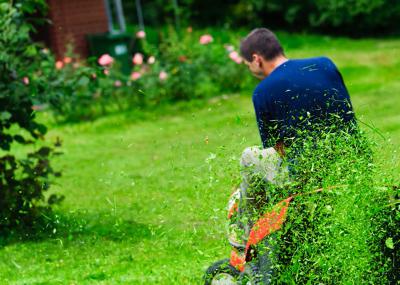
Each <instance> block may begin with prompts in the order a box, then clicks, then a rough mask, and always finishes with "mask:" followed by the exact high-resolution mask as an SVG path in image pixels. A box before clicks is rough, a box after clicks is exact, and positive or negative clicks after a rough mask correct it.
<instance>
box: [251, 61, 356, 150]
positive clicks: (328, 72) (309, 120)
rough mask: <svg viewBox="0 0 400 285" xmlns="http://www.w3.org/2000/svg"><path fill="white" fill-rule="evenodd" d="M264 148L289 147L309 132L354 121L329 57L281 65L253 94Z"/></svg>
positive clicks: (339, 77) (338, 74) (337, 72)
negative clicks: (277, 144) (283, 144)
mask: <svg viewBox="0 0 400 285" xmlns="http://www.w3.org/2000/svg"><path fill="white" fill-rule="evenodd" d="M253 103H254V108H255V111H256V117H257V123H258V126H259V130H260V135H261V139H262V142H263V145H264V147H271V146H274V145H275V144H276V142H277V141H278V140H281V141H284V142H285V144H287V145H289V144H290V143H291V142H292V141H293V140H294V139H296V138H298V137H300V136H301V134H302V133H303V134H304V133H305V132H307V131H312V130H314V131H318V130H317V128H320V127H324V126H326V127H330V125H332V124H334V122H336V123H337V122H339V123H340V124H344V125H346V124H347V123H349V122H354V121H355V119H354V113H353V109H352V105H351V101H350V97H349V94H348V92H347V89H346V87H345V85H344V82H343V79H342V76H341V75H340V73H339V71H338V70H337V68H336V66H335V65H334V64H333V62H332V61H331V60H330V59H328V58H326V57H318V58H309V59H292V60H288V61H286V62H285V63H283V64H281V65H279V66H278V67H277V68H276V69H275V70H274V71H273V72H272V73H271V74H270V75H269V76H268V77H266V78H265V79H264V80H263V81H261V83H260V84H259V85H258V86H257V88H256V89H255V91H254V94H253Z"/></svg>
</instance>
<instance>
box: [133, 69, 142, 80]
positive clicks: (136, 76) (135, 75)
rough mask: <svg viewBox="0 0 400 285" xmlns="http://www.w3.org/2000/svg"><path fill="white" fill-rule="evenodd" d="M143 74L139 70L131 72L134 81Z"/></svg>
mask: <svg viewBox="0 0 400 285" xmlns="http://www.w3.org/2000/svg"><path fill="white" fill-rule="evenodd" d="M141 76H142V75H141V74H140V73H139V72H137V71H134V72H132V74H131V79H132V80H133V81H136V80H138V79H139V78H140V77H141Z"/></svg>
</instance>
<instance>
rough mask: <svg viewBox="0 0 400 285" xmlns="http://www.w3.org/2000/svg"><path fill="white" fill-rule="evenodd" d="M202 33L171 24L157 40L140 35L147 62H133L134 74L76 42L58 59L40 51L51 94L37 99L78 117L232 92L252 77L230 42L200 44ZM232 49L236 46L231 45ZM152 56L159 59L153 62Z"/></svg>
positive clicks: (62, 115)
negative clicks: (80, 49)
mask: <svg viewBox="0 0 400 285" xmlns="http://www.w3.org/2000/svg"><path fill="white" fill-rule="evenodd" d="M201 36H202V35H201V33H200V31H195V32H192V31H187V32H185V33H183V34H181V35H179V34H178V33H176V32H175V31H174V30H173V29H169V30H167V31H164V32H161V33H160V37H159V45H158V46H156V45H155V44H154V43H152V42H149V41H147V39H146V38H143V39H141V38H138V39H137V41H136V44H137V46H138V50H139V51H140V52H138V53H137V54H136V55H137V56H139V57H140V58H141V60H140V61H142V62H140V63H137V64H135V65H134V67H133V69H132V73H131V75H125V74H123V73H121V72H120V69H119V64H120V63H119V62H113V63H112V64H109V65H104V66H99V65H97V59H93V58H92V59H89V60H88V61H87V62H83V61H81V60H79V58H77V57H76V56H75V55H74V54H73V53H72V48H70V49H69V52H67V54H66V55H65V57H64V59H63V61H59V62H56V61H55V59H54V56H53V55H52V54H51V53H49V52H45V53H44V52H41V56H42V61H41V63H40V76H38V77H37V81H38V82H41V84H42V86H43V89H45V90H46V98H42V99H43V101H42V102H40V101H38V104H39V105H43V104H45V103H48V105H49V107H50V109H51V111H52V112H53V113H54V114H55V117H56V119H58V120H59V121H62V120H65V121H79V120H86V119H93V118H96V117H99V116H102V115H105V114H108V113H112V112H116V111H126V110H132V109H136V110H139V109H143V108H154V106H156V105H159V104H160V103H167V102H177V101H187V100H193V99H204V98H209V97H213V96H216V95H218V94H221V93H222V94H231V93H234V92H238V91H239V90H241V89H242V88H243V86H246V85H248V84H249V82H251V78H250V77H245V74H247V70H246V68H245V67H244V65H239V64H238V63H236V62H234V61H233V60H232V59H230V58H229V55H230V51H228V50H227V45H226V44H227V43H223V42H221V40H219V39H213V40H212V41H211V42H209V43H207V44H200V43H199V38H200V37H201ZM224 44H225V46H224ZM229 49H230V50H233V49H234V47H233V46H230V45H229ZM236 53H237V52H236ZM237 56H238V55H237ZM150 58H153V59H155V62H154V63H152V62H149V59H150ZM237 60H238V61H239V60H240V61H241V59H239V58H238V59H237ZM244 78H247V79H246V80H244Z"/></svg>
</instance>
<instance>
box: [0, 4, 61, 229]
mask: <svg viewBox="0 0 400 285" xmlns="http://www.w3.org/2000/svg"><path fill="white" fill-rule="evenodd" d="M19 7H20V6H18V5H17V6H16V7H12V6H11V5H10V4H8V3H2V4H0V25H1V27H2V30H1V33H0V42H1V43H2V49H1V50H0V151H1V152H0V154H1V156H0V226H1V228H3V229H11V228H15V227H19V226H21V227H23V226H29V225H32V224H33V222H34V221H35V220H36V218H38V215H39V213H40V212H41V210H43V209H44V208H48V206H50V205H51V204H53V203H55V202H58V201H60V197H57V196H55V195H51V196H50V197H49V198H48V200H47V201H46V200H45V196H44V191H46V190H47V189H48V188H49V184H50V179H51V178H52V177H53V176H59V175H60V174H59V173H58V172H55V171H54V170H53V169H52V168H51V166H50V164H49V163H50V161H49V160H50V157H51V156H52V155H53V154H55V152H54V151H53V149H52V148H50V147H46V146H42V147H39V148H38V149H36V150H34V151H33V152H31V153H27V154H26V153H25V154H26V155H25V156H24V155H23V154H22V153H24V150H25V149H26V148H21V147H20V148H17V150H18V151H17V153H18V157H16V156H15V155H13V154H12V153H11V148H12V147H14V145H15V144H20V145H27V144H33V143H34V142H35V141H37V140H41V139H43V137H44V135H45V133H46V127H45V126H44V125H42V124H39V123H37V122H36V120H35V113H34V111H33V108H34V106H33V100H34V99H36V98H38V99H39V98H40V97H41V96H42V92H43V91H44V90H45V89H44V88H45V86H43V85H41V84H38V83H37V82H35V81H36V78H37V77H38V76H39V73H40V71H38V70H37V63H38V62H37V58H38V47H37V46H36V45H35V44H33V43H32V42H31V39H30V35H29V33H30V31H31V26H30V25H29V24H27V23H26V21H25V20H24V15H23V14H22V13H21V10H19ZM3 233H4V231H3Z"/></svg>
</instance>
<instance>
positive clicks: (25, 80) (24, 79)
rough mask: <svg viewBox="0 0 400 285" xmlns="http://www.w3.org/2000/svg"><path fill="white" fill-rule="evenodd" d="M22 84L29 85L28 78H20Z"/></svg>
mask: <svg viewBox="0 0 400 285" xmlns="http://www.w3.org/2000/svg"><path fill="white" fill-rule="evenodd" d="M22 82H23V83H24V84H25V85H28V84H29V78H28V77H26V76H25V77H24V78H22Z"/></svg>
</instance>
